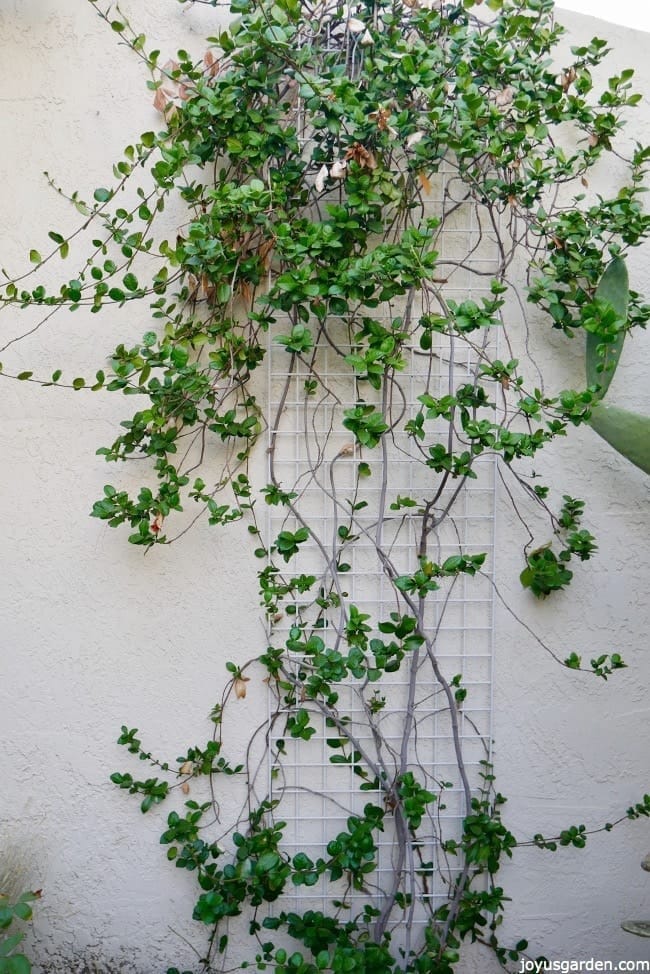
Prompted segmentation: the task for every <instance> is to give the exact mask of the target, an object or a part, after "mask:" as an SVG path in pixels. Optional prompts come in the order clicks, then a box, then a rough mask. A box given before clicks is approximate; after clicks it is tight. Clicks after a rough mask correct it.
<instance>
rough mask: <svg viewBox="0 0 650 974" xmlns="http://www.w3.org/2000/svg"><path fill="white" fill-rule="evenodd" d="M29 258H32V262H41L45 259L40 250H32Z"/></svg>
mask: <svg viewBox="0 0 650 974" xmlns="http://www.w3.org/2000/svg"><path fill="white" fill-rule="evenodd" d="M29 259H30V260H31V262H32V264H40V263H41V261H42V260H43V258H42V257H41V255H40V254H39V252H38V250H30V252H29Z"/></svg>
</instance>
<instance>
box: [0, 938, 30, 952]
mask: <svg viewBox="0 0 650 974" xmlns="http://www.w3.org/2000/svg"><path fill="white" fill-rule="evenodd" d="M24 939H25V934H24V933H12V934H11V936H10V937H3V938H2V940H0V957H7V955H8V954H10V953H11V951H12V950H14V949H15V948H16V947H17V946H18V944H19V943H20V942H21V941H22V940H24Z"/></svg>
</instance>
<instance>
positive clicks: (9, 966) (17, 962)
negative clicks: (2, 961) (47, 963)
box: [5, 954, 32, 974]
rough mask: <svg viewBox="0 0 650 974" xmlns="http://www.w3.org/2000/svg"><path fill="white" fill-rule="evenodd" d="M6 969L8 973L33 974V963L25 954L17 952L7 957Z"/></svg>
mask: <svg viewBox="0 0 650 974" xmlns="http://www.w3.org/2000/svg"><path fill="white" fill-rule="evenodd" d="M5 970H6V972H7V974H31V970H32V965H31V964H30V963H29V961H28V960H27V958H26V957H25V955H24V954H15V955H14V956H13V957H8V958H7V963H6V967H5Z"/></svg>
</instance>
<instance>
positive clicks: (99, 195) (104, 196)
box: [93, 186, 111, 203]
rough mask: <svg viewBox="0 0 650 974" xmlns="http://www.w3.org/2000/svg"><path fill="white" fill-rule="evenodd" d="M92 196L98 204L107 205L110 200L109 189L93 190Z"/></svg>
mask: <svg viewBox="0 0 650 974" xmlns="http://www.w3.org/2000/svg"><path fill="white" fill-rule="evenodd" d="M93 196H94V197H95V199H96V200H97V202H98V203H107V202H108V200H110V198H111V191H110V189H105V188H104V187H103V186H100V187H99V189H96V190H95V192H94V193H93Z"/></svg>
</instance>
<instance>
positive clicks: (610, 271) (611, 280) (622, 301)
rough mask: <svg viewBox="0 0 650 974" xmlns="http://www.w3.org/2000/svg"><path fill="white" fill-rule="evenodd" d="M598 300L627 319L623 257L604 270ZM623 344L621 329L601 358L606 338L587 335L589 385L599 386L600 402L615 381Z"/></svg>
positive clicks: (593, 333)
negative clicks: (599, 351)
mask: <svg viewBox="0 0 650 974" xmlns="http://www.w3.org/2000/svg"><path fill="white" fill-rule="evenodd" d="M596 297H597V298H600V299H601V300H602V301H607V303H608V304H611V306H612V307H613V309H614V311H615V312H616V314H617V316H618V317H619V318H622V319H627V306H628V301H629V297H630V288H629V281H628V274H627V267H626V266H625V261H624V260H623V259H622V257H615V258H614V260H612V261H611V263H609V264H608V265H607V267H606V268H605V272H604V273H603V276H602V277H601V279H600V283H599V285H598V288H597V289H596ZM624 341H625V331H624V330H623V329H621V331H620V332H619V334H618V336H617V338H616V340H615V341H614V342H609V343H606V344H604V349H605V354H604V355H599V354H598V347H599V346H602V345H603V337H602V336H601V335H599V334H598V332H588V333H587V347H586V349H585V364H586V370H587V385H590V386H595V385H599V386H600V387H601V391H600V398H601V399H602V398H603V396H604V395H605V393H606V392H607V390H608V389H609V385H610V383H611V381H612V379H613V378H614V373H615V372H616V368H617V366H618V360H619V358H620V355H621V351H622V349H623V342H624Z"/></svg>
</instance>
